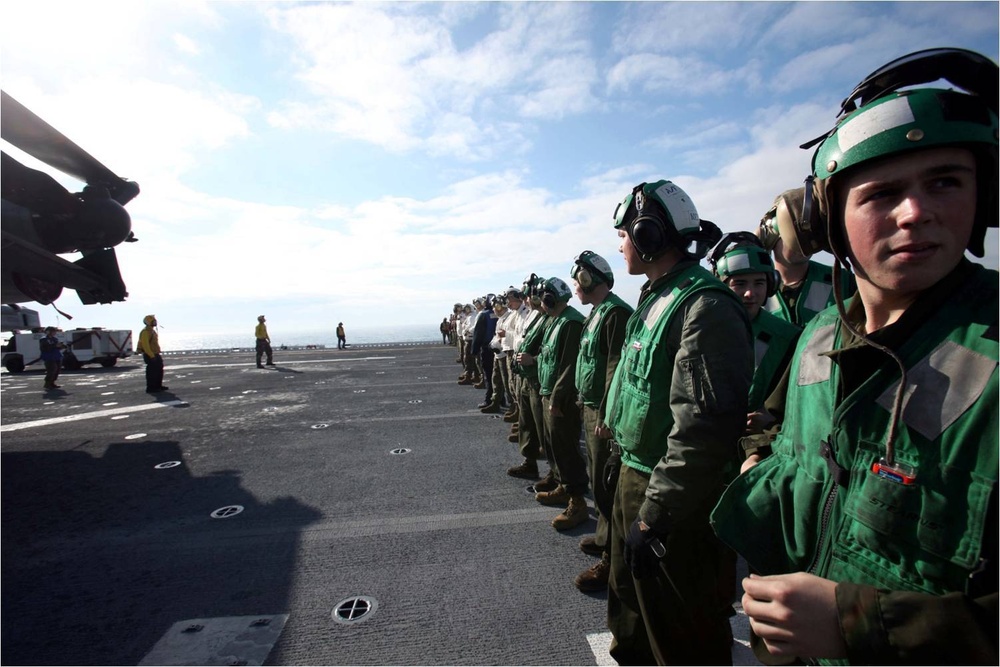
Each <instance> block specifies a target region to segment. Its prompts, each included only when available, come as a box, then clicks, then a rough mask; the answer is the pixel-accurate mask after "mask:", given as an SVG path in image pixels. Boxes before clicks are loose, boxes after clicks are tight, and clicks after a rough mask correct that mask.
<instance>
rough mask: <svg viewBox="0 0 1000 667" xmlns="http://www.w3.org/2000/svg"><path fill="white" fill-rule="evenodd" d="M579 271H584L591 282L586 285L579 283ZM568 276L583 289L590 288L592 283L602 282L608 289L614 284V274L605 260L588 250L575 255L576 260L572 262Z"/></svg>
mask: <svg viewBox="0 0 1000 667" xmlns="http://www.w3.org/2000/svg"><path fill="white" fill-rule="evenodd" d="M581 269H585V270H586V272H587V274H588V275H589V276H590V278H591V282H588V284H586V285H584V284H583V282H581V278H582V276H580V270H581ZM569 275H570V278H572V279H573V280H575V281H577V282H579V283H580V284H581V285H582V286H583V287H584V288H588V287H590V285H591V284H593V282H603V283H605V284H606V285H607V286H608V287H613V286H614V284H615V274H614V272H613V271H612V270H611V265H610V264H608V261H607V260H606V259H604V258H603V257H601V256H600V255H598V254H597V253H596V252H592V251H590V250H584V251H583V252H581V253H580V254H579V255H577V257H576V259H574V260H573V268H572V269H571V270H570V274H569Z"/></svg>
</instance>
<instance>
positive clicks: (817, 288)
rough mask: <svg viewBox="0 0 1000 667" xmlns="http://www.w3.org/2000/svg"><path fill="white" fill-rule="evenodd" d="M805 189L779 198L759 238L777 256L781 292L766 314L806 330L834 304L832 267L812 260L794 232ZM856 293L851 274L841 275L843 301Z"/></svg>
mask: <svg viewBox="0 0 1000 667" xmlns="http://www.w3.org/2000/svg"><path fill="white" fill-rule="evenodd" d="M804 192H805V188H801V187H800V188H795V189H793V190H787V191H785V192H783V193H781V194H780V195H778V196H777V197H776V198H775V200H774V203H773V204H772V205H771V208H770V209H769V210H768V211H767V213H765V214H764V217H763V218H762V219H761V221H760V226H759V227H758V230H757V235H758V236H759V237H760V239H761V241H762V242H763V243H764V247H765V248H767V249H768V250H770V251H771V252H772V253H773V255H774V266H775V269H777V271H778V288H777V290H775V291H774V293H773V294H771V295H770V296H768V299H767V303H766V305H765V306H764V308H765V310H767V311H768V312H770V313H772V314H774V315H776V316H777V317H780V318H781V319H783V320H785V321H786V322H791V323H792V324H796V325H798V326H800V327H804V326H805V325H806V324H807V323H808V322H809V320H811V319H812V318H814V317H816V314H817V313H818V312H820V311H821V310H823V309H824V308H826V307H827V306H831V305H833V303H834V291H833V267H830V266H827V265H826V264H820V263H819V262H817V261H815V260H813V259H811V257H812V253H809V254H807V253H805V252H803V250H802V248H801V247H800V246H799V243H798V241H797V240H796V237H795V234H794V233H792V231H791V229H792V227H793V225H794V221H795V220H796V219H798V217H800V216H801V215H802V203H803V199H804V197H805V195H804ZM855 289H857V284H856V283H855V280H854V276H853V275H852V274H851V272H850V271H847V270H845V271H842V272H841V278H840V291H841V294H842V295H843V298H847V297H849V296H850V295H852V294H854V291H855Z"/></svg>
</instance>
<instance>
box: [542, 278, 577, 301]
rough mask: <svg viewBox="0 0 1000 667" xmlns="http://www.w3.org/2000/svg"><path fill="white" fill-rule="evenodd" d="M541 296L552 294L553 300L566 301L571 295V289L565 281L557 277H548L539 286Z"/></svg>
mask: <svg viewBox="0 0 1000 667" xmlns="http://www.w3.org/2000/svg"><path fill="white" fill-rule="evenodd" d="M541 293H542V298H543V301H544V297H545V296H546V295H550V294H551V295H552V296H553V297H555V302H561V303H566V302H567V301H569V299H570V297H571V296H573V292H572V290H570V288H569V285H567V284H566V283H565V281H563V280H561V279H559V278H549V279H548V280H546V281H545V282H544V283H543V284H542V288H541Z"/></svg>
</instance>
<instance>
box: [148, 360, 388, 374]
mask: <svg viewBox="0 0 1000 667" xmlns="http://www.w3.org/2000/svg"><path fill="white" fill-rule="evenodd" d="M395 358H396V357H350V358H348V359H303V360H301V361H283V362H281V363H280V364H277V363H276V364H275V367H276V368H281V367H282V366H293V365H295V364H330V363H343V362H345V361H385V360H387V359H395ZM234 366H256V364H255V363H254V362H252V361H246V362H244V361H241V362H234V363H231V364H177V365H174V364H170V365H169V366H166V367H165V368H164V369H163V370H165V371H175V370H182V369H183V370H188V369H192V368H232V367H234Z"/></svg>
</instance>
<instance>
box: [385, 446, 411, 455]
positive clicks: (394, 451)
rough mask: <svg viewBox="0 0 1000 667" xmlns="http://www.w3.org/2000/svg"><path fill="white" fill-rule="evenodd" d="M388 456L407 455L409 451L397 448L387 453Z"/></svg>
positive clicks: (404, 448)
mask: <svg viewBox="0 0 1000 667" xmlns="http://www.w3.org/2000/svg"><path fill="white" fill-rule="evenodd" d="M389 453H390V454H409V453H410V450H409V449H407V448H406V447H399V448H398V449H393V450H390V451H389Z"/></svg>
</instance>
